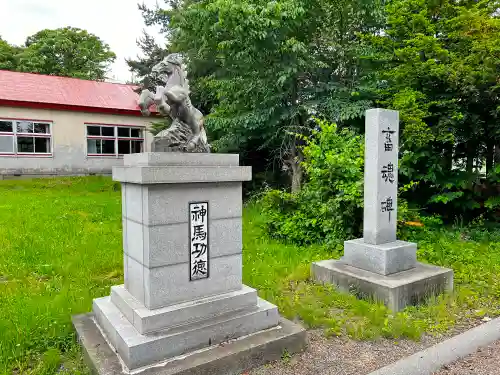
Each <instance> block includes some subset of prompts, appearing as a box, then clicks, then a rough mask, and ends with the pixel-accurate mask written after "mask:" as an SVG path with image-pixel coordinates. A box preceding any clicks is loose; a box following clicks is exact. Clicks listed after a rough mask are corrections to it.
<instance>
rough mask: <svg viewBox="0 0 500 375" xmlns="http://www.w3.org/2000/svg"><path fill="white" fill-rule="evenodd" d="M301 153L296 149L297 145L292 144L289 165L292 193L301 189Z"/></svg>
mask: <svg viewBox="0 0 500 375" xmlns="http://www.w3.org/2000/svg"><path fill="white" fill-rule="evenodd" d="M301 162H302V153H301V152H300V150H298V149H297V144H296V143H295V142H294V143H293V145H292V150H291V157H290V165H291V167H292V168H291V169H292V176H291V177H292V193H293V194H295V193H298V192H299V191H300V188H301V187H302V175H303V173H304V172H303V170H302V165H301Z"/></svg>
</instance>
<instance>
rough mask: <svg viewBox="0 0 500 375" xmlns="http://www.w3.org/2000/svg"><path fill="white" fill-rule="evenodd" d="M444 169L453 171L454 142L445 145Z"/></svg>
mask: <svg viewBox="0 0 500 375" xmlns="http://www.w3.org/2000/svg"><path fill="white" fill-rule="evenodd" d="M443 148H444V157H443V169H444V170H446V172H448V173H449V172H451V169H452V168H453V144H452V143H451V142H449V143H446V144H445V145H444V147H443Z"/></svg>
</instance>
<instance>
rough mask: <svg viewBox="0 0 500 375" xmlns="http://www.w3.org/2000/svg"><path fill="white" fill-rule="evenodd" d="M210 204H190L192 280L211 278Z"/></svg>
mask: <svg viewBox="0 0 500 375" xmlns="http://www.w3.org/2000/svg"><path fill="white" fill-rule="evenodd" d="M208 250H209V249H208V203H207V202H198V203H190V204H189V258H190V273H189V275H190V279H191V280H192V281H194V280H200V279H206V278H208V276H209V258H208Z"/></svg>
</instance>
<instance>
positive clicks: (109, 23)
mask: <svg viewBox="0 0 500 375" xmlns="http://www.w3.org/2000/svg"><path fill="white" fill-rule="evenodd" d="M138 2H141V3H142V2H144V3H145V4H146V5H148V6H154V5H155V4H156V2H157V0H0V19H1V21H0V36H1V37H2V38H3V39H4V40H6V41H7V42H9V43H11V44H16V45H21V44H23V43H24V42H25V41H26V38H27V37H28V36H30V35H33V34H35V33H36V32H38V31H40V30H43V29H57V28H60V27H66V26H72V27H78V28H80V29H85V30H87V31H89V32H90V33H92V34H95V35H97V36H98V37H99V38H101V39H102V40H103V41H104V42H106V43H108V44H109V46H110V47H111V50H112V51H113V52H114V53H116V56H117V58H116V61H115V63H114V64H113V65H112V66H111V71H110V73H109V76H110V77H111V78H115V79H117V80H119V81H123V82H125V81H127V80H129V79H130V78H131V73H130V72H129V71H128V67H127V64H126V63H125V58H134V57H136V56H137V54H138V53H139V48H138V47H137V45H136V40H137V38H139V37H140V36H141V35H142V30H143V29H146V30H147V31H148V32H149V33H150V34H151V35H153V36H154V37H155V39H157V41H158V42H160V43H162V41H163V38H162V36H161V35H160V33H159V30H158V28H147V27H146V26H145V24H144V21H143V18H142V15H141V12H140V11H139V10H138V9H137V3H138ZM158 2H159V4H161V5H163V4H164V2H163V1H162V0H158Z"/></svg>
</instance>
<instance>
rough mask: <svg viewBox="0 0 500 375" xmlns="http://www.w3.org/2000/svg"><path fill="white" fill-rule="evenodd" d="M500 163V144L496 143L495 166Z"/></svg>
mask: <svg viewBox="0 0 500 375" xmlns="http://www.w3.org/2000/svg"><path fill="white" fill-rule="evenodd" d="M497 165H500V144H497V145H495V166H497Z"/></svg>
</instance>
